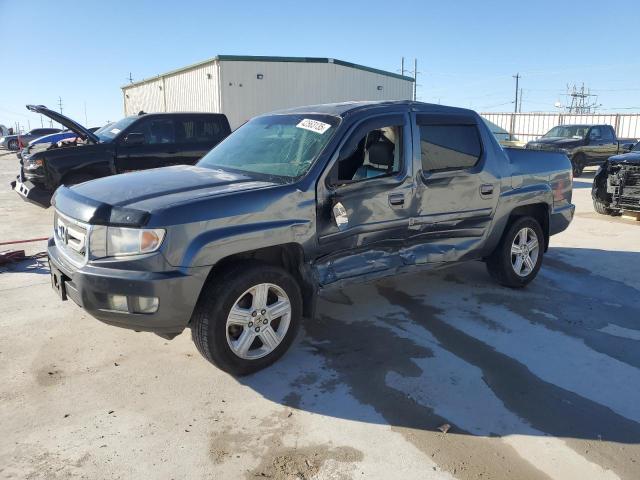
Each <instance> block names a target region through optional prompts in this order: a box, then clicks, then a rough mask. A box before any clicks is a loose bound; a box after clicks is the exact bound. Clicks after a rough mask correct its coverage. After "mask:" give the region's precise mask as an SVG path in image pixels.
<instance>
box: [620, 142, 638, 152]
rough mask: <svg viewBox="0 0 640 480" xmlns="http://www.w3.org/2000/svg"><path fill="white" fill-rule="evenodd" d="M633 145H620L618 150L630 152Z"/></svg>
mask: <svg viewBox="0 0 640 480" xmlns="http://www.w3.org/2000/svg"><path fill="white" fill-rule="evenodd" d="M634 145H635V144H634V143H623V144H622V145H620V150H623V151H625V152H630V151H631V150H633V147H634Z"/></svg>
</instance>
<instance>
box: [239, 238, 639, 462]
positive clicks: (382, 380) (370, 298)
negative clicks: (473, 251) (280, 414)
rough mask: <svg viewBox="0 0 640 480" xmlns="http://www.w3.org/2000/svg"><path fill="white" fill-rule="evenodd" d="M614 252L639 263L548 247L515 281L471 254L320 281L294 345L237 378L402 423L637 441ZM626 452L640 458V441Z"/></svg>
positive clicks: (633, 310)
mask: <svg viewBox="0 0 640 480" xmlns="http://www.w3.org/2000/svg"><path fill="white" fill-rule="evenodd" d="M575 265H581V267H576V266H575ZM607 265H608V267H607ZM616 265H621V266H625V271H628V272H633V271H634V269H635V271H638V269H640V253H636V252H609V251H602V250H595V249H575V248H552V249H550V251H549V252H548V255H547V256H546V257H545V264H544V267H543V270H542V271H541V273H540V276H539V277H538V278H537V279H536V280H535V281H534V282H533V283H532V284H531V285H530V286H529V287H528V288H527V289H524V290H510V289H506V288H502V287H498V286H496V285H495V284H494V283H493V282H492V281H491V280H490V279H489V277H488V276H487V275H486V273H485V272H484V266H483V265H482V264H481V263H480V262H472V263H468V264H464V265H458V266H455V267H452V268H449V269H447V270H442V271H438V272H429V273H424V272H423V273H418V274H411V275H404V276H400V277H396V278H394V279H387V280H383V281H380V282H378V283H376V284H372V285H361V286H354V287H350V288H347V289H344V290H340V291H337V292H330V293H327V294H326V295H325V296H324V298H323V299H321V300H320V302H319V308H318V314H317V316H316V318H315V319H314V320H308V321H307V322H306V324H305V332H304V333H303V334H301V335H300V338H299V339H298V342H297V343H296V345H294V347H293V348H292V351H291V352H289V353H288V354H287V355H286V356H285V357H284V358H283V359H281V360H280V361H279V362H277V363H276V364H275V365H273V366H272V367H270V368H269V369H268V370H266V371H264V372H261V373H260V374H257V375H254V376H250V377H245V378H241V379H239V381H240V382H242V383H243V384H245V385H247V386H249V387H251V388H253V389H255V390H256V391H258V392H259V393H261V394H262V395H263V396H265V397H267V398H269V399H271V400H273V401H274V402H278V403H281V404H284V405H287V406H289V407H293V408H297V409H302V410H306V411H310V412H313V413H318V414H322V415H328V416H333V417H339V418H344V419H348V420H354V421H361V422H371V423H380V424H388V425H391V426H393V427H402V428H406V429H410V430H411V431H436V430H437V428H438V427H439V426H440V425H442V424H444V423H448V424H450V425H452V426H453V427H452V431H453V432H456V433H462V434H469V435H474V436H475V435H480V436H489V437H493V436H498V437H502V436H507V435H534V436H546V435H553V436H556V437H561V438H565V439H576V440H580V441H591V440H598V441H602V443H601V444H600V445H604V444H605V443H606V442H615V443H617V444H633V445H637V444H640V423H639V422H640V408H639V407H638V405H640V390H638V389H637V385H638V383H636V382H637V381H640V348H638V347H640V324H639V323H638V319H640V306H639V305H638V304H637V298H638V294H639V293H640V292H639V291H638V289H637V288H634V287H633V286H631V284H633V282H630V284H629V282H628V283H623V282H621V281H617V280H612V279H611V278H616V277H615V269H614V268H612V266H613V267H615V266H616ZM606 268H609V270H607V269H606ZM600 272H602V273H600ZM612 272H613V273H612ZM607 274H608V275H609V277H607V276H606V275H607ZM629 278H633V277H629ZM633 285H636V287H637V284H633ZM579 448H582V447H579ZM624 455H626V456H627V457H628V458H629V459H632V460H631V461H633V462H637V461H639V460H640V449H635V448H634V449H633V451H627V452H625V454H624Z"/></svg>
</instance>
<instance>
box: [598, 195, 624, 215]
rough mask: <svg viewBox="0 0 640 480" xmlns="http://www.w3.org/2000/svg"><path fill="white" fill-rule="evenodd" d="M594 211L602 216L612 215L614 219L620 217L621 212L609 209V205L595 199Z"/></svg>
mask: <svg viewBox="0 0 640 480" xmlns="http://www.w3.org/2000/svg"><path fill="white" fill-rule="evenodd" d="M593 209H594V210H595V211H596V212H597V213H599V214H600V215H611V216H612V217H613V216H617V215H620V211H618V210H614V209H613V208H609V204H608V203H604V202H603V201H601V200H598V199H597V198H594V199H593Z"/></svg>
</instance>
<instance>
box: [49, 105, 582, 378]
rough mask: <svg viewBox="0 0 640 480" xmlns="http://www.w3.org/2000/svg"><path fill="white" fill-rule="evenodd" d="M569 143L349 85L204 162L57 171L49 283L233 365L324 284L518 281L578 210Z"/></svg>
mask: <svg viewBox="0 0 640 480" xmlns="http://www.w3.org/2000/svg"><path fill="white" fill-rule="evenodd" d="M571 194H572V180H571V165H570V162H569V160H568V158H567V157H566V155H564V154H562V153H554V152H539V151H533V150H523V149H512V150H509V149H508V150H503V149H502V147H501V146H500V145H499V144H498V142H497V141H496V139H495V137H494V136H493V135H492V134H491V132H490V131H489V130H488V129H487V127H486V126H485V123H484V122H483V121H482V119H481V118H480V116H479V115H478V114H476V113H475V112H473V111H470V110H464V109H459V108H452V107H445V106H440V105H430V104H424V103H417V102H409V101H401V102H355V103H353V102H350V103H341V104H330V105H317V106H310V107H301V108H295V109H291V110H287V111H281V112H277V113H273V114H267V115H263V116H259V117H256V118H254V119H253V120H251V121H249V122H248V123H246V124H245V125H244V126H242V127H241V128H239V129H238V130H236V131H235V132H234V133H232V134H231V135H230V136H229V137H227V138H226V139H225V140H223V141H222V142H221V143H220V144H219V145H218V146H216V147H215V148H214V149H213V150H211V151H210V152H209V153H208V154H207V155H205V156H204V157H203V158H202V160H201V161H200V162H198V164H197V165H195V166H173V167H167V168H158V169H153V170H147V171H144V172H132V173H126V174H123V175H118V176H113V177H107V178H102V179H98V180H93V181H90V182H87V183H83V184H81V185H77V186H74V187H71V188H68V187H64V186H63V187H60V188H59V189H58V190H57V192H56V194H55V196H54V199H53V203H54V206H55V220H54V222H55V225H54V235H53V238H51V239H50V241H49V244H48V254H49V261H50V266H51V276H52V284H53V286H54V289H55V290H56V291H57V293H58V294H59V296H60V298H61V299H63V300H65V299H67V298H71V299H72V300H73V301H74V302H76V303H77V304H78V305H80V306H81V307H83V308H84V309H85V310H86V311H87V312H89V313H90V314H91V315H93V316H94V317H96V318H97V319H99V320H102V321H103V322H106V323H109V324H112V325H117V326H120V327H126V328H130V329H134V330H143V331H152V332H156V333H158V334H159V335H161V336H163V337H165V338H173V337H174V336H175V335H178V334H179V333H180V332H182V331H183V330H184V329H185V328H187V327H189V328H190V329H191V333H192V338H193V340H194V342H195V344H196V346H197V348H198V349H199V351H200V352H201V353H202V354H203V355H204V356H205V357H206V358H207V359H208V360H209V361H211V362H213V363H214V364H215V365H217V366H219V367H220V368H222V369H223V370H226V371H228V372H231V373H233V374H238V375H242V374H247V373H250V372H254V371H256V370H259V369H261V368H264V367H265V366H267V365H269V364H271V363H272V362H274V361H275V360H276V359H277V358H279V357H280V356H281V355H282V354H283V353H284V352H285V351H286V350H287V348H288V347H289V346H290V345H291V342H292V341H293V339H294V336H295V335H296V332H297V331H298V328H299V327H300V323H301V320H302V318H303V317H311V316H313V313H314V305H315V299H316V296H317V294H318V292H319V291H320V290H321V289H325V288H329V287H336V286H342V285H345V284H349V283H352V282H355V281H363V280H372V279H376V278H380V277H383V276H389V275H396V274H400V273H402V272H406V271H411V270H417V269H421V268H432V267H437V266H442V265H444V264H453V263H455V262H460V261H464V260H483V261H485V262H486V265H487V268H488V271H489V273H490V274H491V275H492V276H493V277H494V278H495V279H496V280H497V281H498V282H499V283H501V284H503V285H506V286H509V287H515V288H518V287H524V286H525V285H527V284H528V283H529V282H530V281H531V280H532V279H533V278H534V277H535V276H536V274H537V273H538V270H539V269H540V265H541V263H542V257H543V255H544V252H545V251H546V250H547V248H548V246H549V237H550V236H551V235H553V234H556V233H558V232H561V231H563V230H564V229H566V228H567V226H568V225H569V223H570V222H571V220H572V218H573V213H574V206H573V205H572V203H571Z"/></svg>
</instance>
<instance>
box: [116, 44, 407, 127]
mask: <svg viewBox="0 0 640 480" xmlns="http://www.w3.org/2000/svg"><path fill="white" fill-rule="evenodd" d="M122 93H123V99H124V111H125V115H133V114H136V113H138V112H139V111H141V110H143V111H145V112H147V113H151V112H179V111H197V112H214V113H224V114H226V115H227V117H228V118H229V122H230V123H231V128H236V127H238V126H239V125H241V124H242V123H244V122H245V121H247V120H249V119H250V118H251V117H253V116H255V115H258V114H261V113H265V112H269V111H272V110H279V109H282V108H288V107H296V106H301V105H312V104H318V103H331V102H344V101H350V100H410V99H411V98H412V94H413V78H411V77H406V76H402V75H398V74H396V73H392V72H386V71H384V70H378V69H375V68H370V67H365V66H362V65H356V64H354V63H349V62H344V61H342V60H336V59H332V58H306V57H256V56H235V55H219V56H217V57H215V58H212V59H210V60H206V61H204V62H200V63H197V64H194V65H190V66H187V67H184V68H180V69H177V70H173V71H171V72H167V73H163V74H161V75H158V76H157V77H153V78H149V79H146V80H142V81H139V82H135V83H131V84H129V85H125V86H124V87H122Z"/></svg>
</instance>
